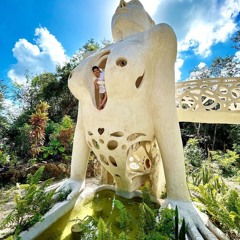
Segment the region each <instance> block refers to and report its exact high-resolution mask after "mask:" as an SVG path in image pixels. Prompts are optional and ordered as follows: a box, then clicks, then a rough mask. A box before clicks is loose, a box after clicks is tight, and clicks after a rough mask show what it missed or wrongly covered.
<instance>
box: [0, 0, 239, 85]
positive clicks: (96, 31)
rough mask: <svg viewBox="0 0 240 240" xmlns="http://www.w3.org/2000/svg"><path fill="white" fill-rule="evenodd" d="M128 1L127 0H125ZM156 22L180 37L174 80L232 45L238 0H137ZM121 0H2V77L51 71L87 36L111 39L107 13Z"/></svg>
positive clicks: (227, 51)
mask: <svg viewBox="0 0 240 240" xmlns="http://www.w3.org/2000/svg"><path fill="white" fill-rule="evenodd" d="M126 1H127V0H126ZM127 2H128V1H127ZM141 2H142V4H143V6H144V7H145V9H146V10H147V11H148V12H149V14H150V15H151V17H152V18H153V20H154V21H155V23H156V24H158V23H161V22H166V23H168V24H169V25H171V26H172V27H173V29H174V30H175V32H176V35H177V38H178V59H177V62H176V81H182V80H185V79H187V78H188V77H189V72H190V71H191V70H192V69H193V67H194V66H198V65H199V64H200V65H201V66H204V64H209V63H210V62H211V61H212V59H214V58H215V57H216V56H222V57H225V56H227V55H234V54H235V55H236V57H237V58H238V60H239V58H240V53H239V52H236V50H234V49H233V48H231V45H232V43H231V41H230V40H229V39H230V38H231V37H232V35H233V34H234V33H235V32H236V31H237V30H238V29H239V21H240V17H239V16H240V14H239V11H240V0H141ZM118 4H119V0H86V1H84V0H0V79H3V80H4V81H5V82H6V83H10V82H11V81H17V82H19V83H24V81H25V72H26V70H28V71H29V73H31V74H32V75H35V74H39V73H41V72H44V71H54V69H55V66H56V64H63V63H64V62H65V61H66V60H67V59H68V58H69V57H72V55H73V54H74V53H76V51H77V50H78V49H79V48H80V47H82V46H83V45H84V44H85V43H86V42H87V41H88V40H89V39H91V38H93V39H95V40H96V41H98V42H100V41H101V40H103V39H107V40H112V36H111V18H112V15H113V13H114V11H115V9H116V7H117V6H118Z"/></svg>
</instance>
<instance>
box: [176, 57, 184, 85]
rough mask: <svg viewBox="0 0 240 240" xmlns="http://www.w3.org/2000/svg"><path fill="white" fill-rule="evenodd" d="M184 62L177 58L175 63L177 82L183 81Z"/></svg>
mask: <svg viewBox="0 0 240 240" xmlns="http://www.w3.org/2000/svg"><path fill="white" fill-rule="evenodd" d="M183 63H184V60H183V59H182V58H179V57H178V58H177V60H176V63H175V81H176V82H177V81H179V80H181V67H182V66H183Z"/></svg>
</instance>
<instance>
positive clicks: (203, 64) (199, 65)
mask: <svg viewBox="0 0 240 240" xmlns="http://www.w3.org/2000/svg"><path fill="white" fill-rule="evenodd" d="M198 67H199V68H200V69H201V68H204V67H206V63H204V62H200V63H199V64H198Z"/></svg>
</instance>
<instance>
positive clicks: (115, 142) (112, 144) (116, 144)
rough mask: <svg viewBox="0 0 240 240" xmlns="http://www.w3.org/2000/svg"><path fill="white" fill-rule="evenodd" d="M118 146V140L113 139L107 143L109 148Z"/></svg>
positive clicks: (112, 148)
mask: <svg viewBox="0 0 240 240" xmlns="http://www.w3.org/2000/svg"><path fill="white" fill-rule="evenodd" d="M117 146H118V142H117V141H115V140H111V141H109V142H108V144H107V147H108V149H109V150H114V149H116V148H117Z"/></svg>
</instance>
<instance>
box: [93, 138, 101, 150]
mask: <svg viewBox="0 0 240 240" xmlns="http://www.w3.org/2000/svg"><path fill="white" fill-rule="evenodd" d="M92 143H93V146H94V147H95V148H96V149H99V148H100V147H99V145H98V143H97V141H96V140H95V139H93V140H92Z"/></svg>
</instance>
